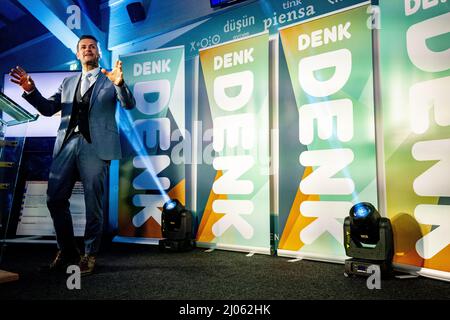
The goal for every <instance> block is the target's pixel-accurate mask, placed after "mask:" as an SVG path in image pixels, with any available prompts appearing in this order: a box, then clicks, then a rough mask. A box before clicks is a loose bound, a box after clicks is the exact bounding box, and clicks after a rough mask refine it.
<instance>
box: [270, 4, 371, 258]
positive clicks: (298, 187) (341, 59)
mask: <svg viewBox="0 0 450 320" xmlns="http://www.w3.org/2000/svg"><path fill="white" fill-rule="evenodd" d="M368 12H370V10H369V6H368V3H365V4H362V5H361V4H360V5H356V6H353V7H351V8H347V9H345V10H344V11H341V12H338V13H335V14H332V15H327V16H324V17H320V18H317V19H312V20H310V21H306V22H303V23H300V24H297V25H295V26H291V27H288V28H285V29H282V30H280V41H279V43H280V45H279V49H280V52H279V93H278V95H279V130H280V131H279V150H280V152H279V154H280V155H279V168H280V169H279V216H278V219H279V221H278V226H279V234H280V235H279V237H280V240H279V244H278V249H277V253H278V255H280V256H293V257H303V258H310V259H316V260H324V261H335V262H343V261H344V260H345V259H346V256H345V250H344V246H343V221H344V218H345V217H346V216H348V214H349V209H350V208H351V207H352V205H353V204H355V203H357V202H361V201H367V202H370V203H372V204H374V206H375V207H377V180H376V148H375V127H374V124H375V122H374V99H373V73H372V30H371V29H370V28H369V27H368V25H367V21H368V20H370V15H369V14H368Z"/></svg>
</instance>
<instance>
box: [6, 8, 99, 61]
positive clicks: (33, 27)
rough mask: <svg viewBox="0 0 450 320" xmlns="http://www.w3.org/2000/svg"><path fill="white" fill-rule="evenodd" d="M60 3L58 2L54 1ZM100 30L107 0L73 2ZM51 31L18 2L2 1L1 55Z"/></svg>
mask: <svg viewBox="0 0 450 320" xmlns="http://www.w3.org/2000/svg"><path fill="white" fill-rule="evenodd" d="M37 1H42V0H37ZM52 1H58V0H52ZM72 2H73V3H74V4H76V5H78V6H79V7H80V8H81V10H82V11H83V13H85V14H87V15H88V16H89V18H90V19H91V21H92V22H93V23H94V24H95V25H97V27H99V28H100V29H104V28H102V26H101V15H100V4H102V3H104V2H107V0H73V1H72ZM48 32H49V31H48V30H47V28H45V27H44V26H43V25H42V24H41V23H40V22H39V20H38V19H36V18H35V17H34V16H33V15H32V14H31V13H30V12H28V10H27V9H26V8H25V7H24V6H22V5H21V4H20V3H19V2H18V1H17V0H0V54H1V53H2V52H5V51H7V50H9V49H12V48H14V47H16V46H19V45H21V44H23V43H25V42H28V41H30V40H33V39H35V38H37V37H39V36H41V35H43V34H46V33H48Z"/></svg>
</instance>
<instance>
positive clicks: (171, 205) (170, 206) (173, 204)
mask: <svg viewBox="0 0 450 320" xmlns="http://www.w3.org/2000/svg"><path fill="white" fill-rule="evenodd" d="M176 205H177V202H176V201H175V200H169V201H167V202H166V204H165V205H164V209H166V210H172V209H173V208H175V207H176Z"/></svg>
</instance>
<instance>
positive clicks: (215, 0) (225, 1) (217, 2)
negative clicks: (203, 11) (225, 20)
mask: <svg viewBox="0 0 450 320" xmlns="http://www.w3.org/2000/svg"><path fill="white" fill-rule="evenodd" d="M242 1H245V0H210V3H211V7H213V8H214V7H222V6H225V5H229V4H232V3H236V2H242Z"/></svg>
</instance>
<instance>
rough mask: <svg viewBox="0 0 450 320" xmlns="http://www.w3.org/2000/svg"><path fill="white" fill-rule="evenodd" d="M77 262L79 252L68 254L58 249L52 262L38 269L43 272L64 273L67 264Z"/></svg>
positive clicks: (76, 263)
mask: <svg viewBox="0 0 450 320" xmlns="http://www.w3.org/2000/svg"><path fill="white" fill-rule="evenodd" d="M79 262H80V255H79V254H73V255H71V256H68V255H64V254H63V253H62V252H61V251H58V253H57V254H56V257H55V259H54V260H53V262H52V263H50V264H49V265H46V266H42V267H41V268H40V269H39V271H40V272H44V273H65V272H66V270H67V267H68V266H70V265H78V263H79Z"/></svg>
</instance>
